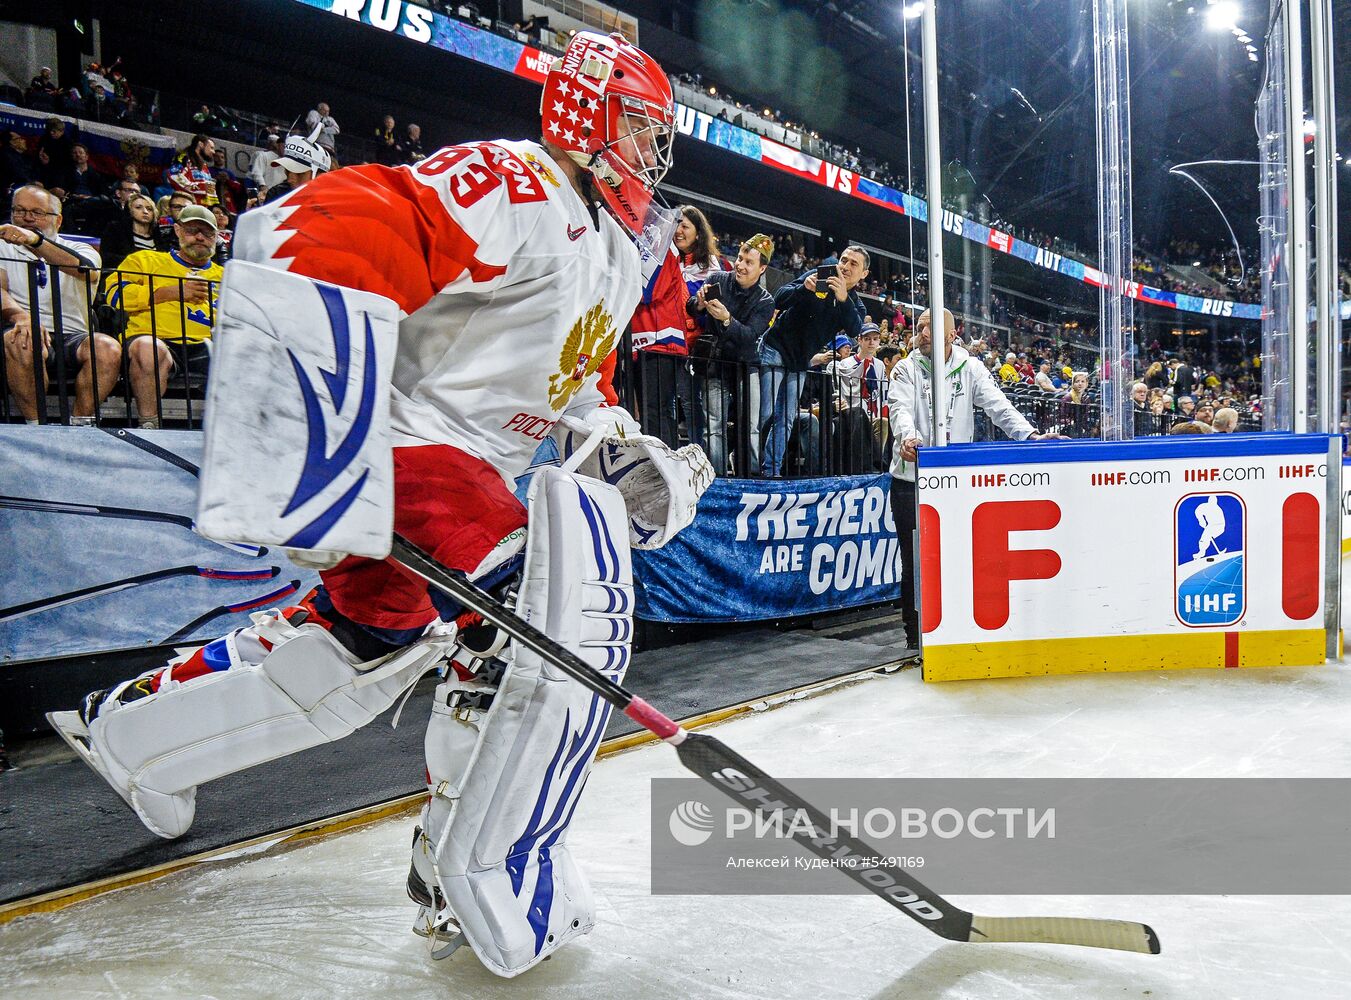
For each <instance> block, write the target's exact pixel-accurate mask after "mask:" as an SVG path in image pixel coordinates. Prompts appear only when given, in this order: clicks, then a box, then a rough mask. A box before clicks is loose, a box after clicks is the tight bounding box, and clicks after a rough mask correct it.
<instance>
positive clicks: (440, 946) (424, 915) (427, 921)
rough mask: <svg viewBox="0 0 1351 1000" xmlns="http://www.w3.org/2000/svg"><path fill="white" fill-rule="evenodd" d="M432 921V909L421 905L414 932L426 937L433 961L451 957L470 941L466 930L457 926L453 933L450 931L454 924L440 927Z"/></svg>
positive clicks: (414, 923) (414, 924)
mask: <svg viewBox="0 0 1351 1000" xmlns="http://www.w3.org/2000/svg"><path fill="white" fill-rule="evenodd" d="M431 921H432V914H431V910H430V909H428V908H427V907H425V906H419V907H418V910H417V919H416V920H415V921H414V922H413V933H414V934H416V935H417V936H418V937H420V938H425V939H426V941H427V949H428V951H429V952H430V953H431V957H432V961H434V962H439V961H441V960H442V959H446V958H449V957H450V956H451V955H453V954H455V952H457V951H459V950H460V948H461V947H463V946H464V945H465V944H467V943H468V941H467V940H466V939H465V936H464V932H463V931H461V930H460V929H459V928H458V927H456V928H455V930H454V932H453V933H448V929H449V927H452V926H454V925H447V924H442V925H441V926H439V927H433V926H432V923H431Z"/></svg>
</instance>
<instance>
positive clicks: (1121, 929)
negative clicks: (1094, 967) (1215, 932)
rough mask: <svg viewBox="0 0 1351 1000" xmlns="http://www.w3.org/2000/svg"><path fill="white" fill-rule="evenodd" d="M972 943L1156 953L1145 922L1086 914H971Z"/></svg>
mask: <svg viewBox="0 0 1351 1000" xmlns="http://www.w3.org/2000/svg"><path fill="white" fill-rule="evenodd" d="M970 940H971V941H972V942H973V943H977V944H980V943H984V944H990V943H995V942H1020V943H1025V944H1072V945H1077V946H1079V947H1081V948H1111V949H1113V950H1114V951H1132V952H1136V953H1138V954H1141V955H1157V954H1159V952H1160V950H1161V948H1160V945H1159V936H1158V935H1157V934H1155V933H1154V929H1153V928H1152V927H1150V926H1149V925H1148V924H1138V923H1135V922H1134V921H1131V920H1093V919H1091V918H1086V917H982V916H978V915H976V916H972V918H971V938H970Z"/></svg>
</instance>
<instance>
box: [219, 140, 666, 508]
mask: <svg viewBox="0 0 1351 1000" xmlns="http://www.w3.org/2000/svg"><path fill="white" fill-rule="evenodd" d="M235 256H236V257H237V258H241V259H244V260H251V261H255V262H258V263H264V264H269V265H272V266H276V267H280V268H285V269H288V270H292V271H297V272H300V273H302V274H305V275H307V276H308V277H312V278H317V279H319V280H322V281H329V282H332V283H334V284H338V285H343V286H346V287H350V288H360V289H362V290H364V291H369V292H376V293H379V294H381V295H385V296H388V297H389V298H391V299H393V300H394V301H395V302H396V303H397V304H398V306H399V308H400V310H401V315H402V317H403V318H402V320H401V322H400V325H399V344H398V351H397V355H396V359H395V366H394V378H393V386H394V396H393V400H392V402H391V407H390V422H391V426H392V428H393V430H394V443H395V444H396V445H418V444H449V445H452V446H454V447H456V448H459V449H461V450H463V451H466V452H469V453H470V454H473V455H476V456H478V457H479V458H482V459H484V460H485V461H487V462H488V463H489V464H491V465H493V466H494V467H495V468H496V469H497V470H498V471H499V472H500V473H501V474H502V476H503V478H504V479H505V480H506V481H507V482H508V483H510V482H512V481H513V480H514V479H515V478H516V477H517V476H518V475H520V474H521V473H522V472H524V471H525V469H526V468H527V467H528V465H529V464H530V460H531V458H532V456H533V455H534V453H535V450H536V448H537V447H538V446H539V443H540V442H541V441H542V440H543V439H544V437H545V436H546V435H547V434H548V432H549V430H550V429H551V428H552V427H553V425H554V423H555V422H556V421H557V420H558V418H559V417H560V416H561V415H562V414H563V413H564V412H565V411H573V412H574V413H578V414H579V413H580V412H584V411H586V410H590V409H593V408H594V407H596V406H598V405H602V404H603V403H604V396H603V394H602V393H601V391H600V389H599V388H598V385H597V382H598V374H597V373H598V370H599V369H600V367H601V365H602V363H603V362H604V361H605V360H606V358H607V357H608V356H609V355H610V354H611V353H612V352H613V351H614V349H615V346H616V344H617V343H618V340H619V336H620V333H621V331H622V330H623V329H624V326H625V324H626V323H627V322H628V320H629V317H630V316H631V315H632V313H633V310H634V307H635V306H636V305H637V302H638V298H639V294H640V285H639V281H640V279H639V261H638V250H637V248H636V247H635V246H634V244H633V242H632V240H631V239H629V237H628V236H627V234H626V233H625V232H624V231H623V230H622V229H621V228H620V227H619V225H618V224H617V223H615V222H614V220H612V219H611V218H610V216H609V215H608V214H607V213H606V212H605V211H603V210H601V211H599V212H598V213H597V215H596V216H595V217H593V215H592V213H591V212H590V211H589V210H588V208H587V206H586V204H585V203H584V202H583V201H582V199H581V198H580V197H579V196H578V195H577V193H576V192H575V191H574V190H573V188H572V186H571V184H569V182H568V180H567V178H566V177H565V176H563V175H562V174H561V172H559V171H558V168H557V165H556V164H555V163H554V161H553V160H552V158H551V157H550V156H549V155H548V153H546V152H545V150H544V148H543V147H542V146H540V145H538V144H536V143H533V142H517V141H505V140H503V141H497V142H482V143H472V144H467V145H463V146H449V147H447V148H445V149H442V150H440V151H439V152H437V153H435V154H434V155H432V156H430V157H427V158H426V159H424V160H422V161H421V162H419V163H417V164H416V165H414V166H404V167H397V168H390V167H382V166H375V165H366V166H361V167H352V168H348V169H345V170H339V171H335V172H333V173H331V174H324V175H321V176H320V177H319V178H318V179H316V180H314V181H311V182H310V183H309V184H306V185H305V186H304V187H301V188H299V189H298V190H296V191H295V192H293V193H292V194H290V195H287V196H286V197H285V198H282V199H280V200H278V201H277V202H274V203H273V204H270V205H266V206H264V207H262V208H260V209H257V210H255V211H252V212H249V213H248V214H246V215H245V216H244V217H243V218H242V219H241V220H240V225H239V229H238V232H237V234H236V236H235Z"/></svg>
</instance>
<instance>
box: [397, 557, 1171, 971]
mask: <svg viewBox="0 0 1351 1000" xmlns="http://www.w3.org/2000/svg"><path fill="white" fill-rule="evenodd" d="M392 558H393V559H394V560H395V561H396V562H398V563H399V564H401V565H402V566H403V567H404V568H406V569H408V570H410V571H411V572H413V573H416V574H417V575H418V576H420V577H422V578H423V579H424V580H427V581H428V582H429V583H431V584H432V585H433V586H435V587H437V588H438V589H440V590H442V591H444V592H445V593H447V594H449V595H450V596H451V597H453V598H455V600H457V601H459V602H460V603H461V604H462V605H464V606H465V607H468V608H470V609H472V610H473V611H476V612H478V613H479V614H480V615H482V616H483V617H484V619H486V620H487V621H489V622H491V623H492V624H494V625H496V626H497V627H498V628H500V629H501V630H502V631H503V632H505V633H506V634H507V635H509V636H511V638H513V639H515V640H516V641H517V642H519V643H521V645H523V646H525V647H526V648H527V649H530V650H532V651H534V652H535V653H536V654H538V655H539V656H541V657H543V658H544V659H545V660H546V661H548V662H549V663H550V664H552V665H553V666H555V667H557V668H558V669H559V670H561V671H563V673H565V674H567V675H568V676H569V677H571V678H572V679H573V680H575V681H577V682H578V683H580V684H581V685H583V686H584V687H586V688H587V689H588V690H590V691H593V692H595V693H596V694H597V695H599V696H600V697H602V698H604V699H605V700H606V701H607V702H609V703H610V704H611V705H613V706H614V707H615V708H617V709H619V710H620V711H621V712H623V713H624V714H625V715H626V716H628V717H629V718H630V719H632V720H633V721H634V722H636V723H638V724H639V725H640V726H642V727H643V728H644V729H646V730H648V731H649V732H651V733H654V734H655V735H656V736H658V737H660V738H661V739H662V740H664V741H665V742H667V743H670V744H671V745H672V746H674V747H675V748H676V753H677V754H678V755H679V757H680V763H681V764H683V765H684V766H685V767H686V768H688V769H689V770H690V771H693V772H694V773H695V774H697V775H699V777H701V778H703V779H704V780H705V781H707V782H709V783H710V784H712V785H715V786H716V787H717V788H719V789H721V790H722V791H723V792H724V793H725V794H726V795H728V796H729V797H730V798H732V799H733V800H734V801H736V802H739V803H742V804H744V805H746V806H748V807H749V808H752V809H755V810H758V811H770V812H775V811H779V810H784V811H787V812H790V813H793V814H795V815H797V816H806V817H807V818H808V819H809V820H810V825H811V827H812V828H813V829H811V830H806V829H802V827H803V826H804V824H802V823H798V822H794V823H792V824H790V827H789V830H790V833H791V835H792V837H793V839H794V840H795V841H797V843H798V844H799V845H801V846H802V847H803V848H805V849H806V850H808V851H810V852H811V853H812V854H815V855H818V856H819V857H822V858H827V859H830V860H834V861H836V862H837V864H838V862H839V861H841V860H848V861H852V862H854V863H852V864H844V865H840V870H841V871H843V872H844V873H845V874H847V875H848V876H849V877H850V878H852V879H853V880H854V881H855V882H857V883H859V884H860V885H862V886H863V887H864V888H866V889H868V890H869V891H870V892H872V893H873V894H875V895H878V896H881V897H882V898H883V899H885V900H886V901H887V902H888V903H890V904H891V905H892V906H894V907H896V908H897V909H898V910H901V911H902V912H903V913H905V914H906V915H907V916H909V917H910V918H911V919H913V920H916V921H918V922H919V923H921V924H923V925H924V926H925V927H927V928H928V929H929V930H931V931H933V932H934V933H935V934H938V935H939V936H940V937H945V938H947V939H948V940H950V941H966V942H972V943H988V942H997V941H1008V942H1013V941H1021V942H1030V943H1037V944H1072V945H1080V946H1083V947H1089V948H1114V949H1116V950H1118V951H1134V952H1140V953H1142V954H1150V955H1157V954H1158V953H1159V938H1158V935H1156V934H1155V933H1154V931H1153V930H1152V929H1151V928H1150V927H1149V926H1147V925H1146V924H1140V923H1133V922H1131V921H1126V920H1094V919H1088V918H1079V917H982V916H977V915H976V914H973V913H969V912H967V911H966V910H963V909H960V908H958V907H956V906H954V905H953V904H952V903H949V902H948V901H947V900H946V899H944V898H943V897H942V896H940V895H938V894H937V893H935V892H933V891H932V890H931V889H929V888H927V887H926V886H924V885H923V884H921V883H920V882H918V881H917V880H916V879H915V878H914V877H913V876H911V875H910V874H908V873H907V872H905V871H903V870H902V869H899V868H894V867H891V866H889V865H888V864H886V860H885V859H884V858H883V857H882V856H881V855H880V854H878V853H877V851H875V850H873V848H871V847H870V846H868V845H867V844H866V843H864V842H863V841H861V840H858V839H857V838H855V837H851V836H848V835H847V834H840V833H828V832H827V831H829V830H830V829H831V824H830V822H829V820H828V819H827V818H826V816H825V814H823V813H822V812H821V810H819V809H817V808H816V807H815V806H812V805H810V804H809V803H808V802H806V801H805V800H804V799H802V798H800V797H799V796H798V795H796V794H795V793H794V792H793V791H792V790H791V789H789V788H788V787H787V786H785V785H783V784H781V783H780V782H778V781H776V780H775V779H774V778H771V777H770V776H769V775H768V774H766V773H765V772H764V771H761V770H760V769H759V768H758V767H756V766H755V765H754V764H752V763H751V762H750V761H748V760H746V759H745V758H744V757H742V756H740V755H739V754H737V753H736V752H735V751H733V750H732V749H731V748H730V747H728V746H727V745H726V744H724V743H723V742H722V741H721V740H717V739H714V738H713V737H712V736H707V735H705V734H703V733H689V732H686V731H685V730H684V729H681V728H680V726H679V725H677V724H676V723H675V722H673V721H672V720H671V719H668V718H667V717H666V716H665V715H663V714H662V713H661V712H659V711H657V709H655V708H653V707H652V706H651V705H649V704H648V703H647V702H645V701H644V700H643V699H642V698H639V697H638V696H637V695H635V694H633V693H632V692H630V691H626V690H625V689H624V688H622V687H620V686H619V685H618V684H616V683H614V682H613V681H611V680H610V679H609V678H607V677H605V675H604V674H602V673H600V672H599V671H598V670H595V669H594V668H592V667H590V666H588V665H587V664H586V663H584V662H583V661H582V660H581V659H580V658H579V657H578V656H576V654H574V653H573V652H571V651H570V650H568V649H566V648H564V647H563V646H561V645H559V644H558V643H556V642H555V641H554V640H552V639H550V638H549V637H548V636H547V635H545V634H544V633H542V632H540V631H539V630H538V629H536V628H535V627H534V626H532V625H530V624H529V623H528V622H526V621H524V620H522V619H521V618H518V617H517V616H516V615H515V614H514V613H513V612H511V611H509V610H507V609H506V608H505V607H503V606H502V605H501V604H499V603H498V602H497V601H496V600H494V599H493V598H492V597H491V596H490V595H488V594H486V593H485V592H484V591H482V590H480V589H479V588H478V587H476V586H474V585H473V584H472V583H470V582H469V581H468V580H466V579H465V578H464V577H463V576H462V575H460V574H458V573H455V572H452V571H451V570H448V569H447V568H446V567H444V566H442V565H441V564H440V563H438V562H436V561H435V560H434V559H432V558H431V557H430V556H428V555H427V554H426V553H425V552H423V551H421V550H420V549H419V548H417V546H415V545H413V544H412V543H411V542H409V541H408V540H407V539H405V538H403V537H401V536H399V535H397V534H396V535H395V536H394V545H393V550H392Z"/></svg>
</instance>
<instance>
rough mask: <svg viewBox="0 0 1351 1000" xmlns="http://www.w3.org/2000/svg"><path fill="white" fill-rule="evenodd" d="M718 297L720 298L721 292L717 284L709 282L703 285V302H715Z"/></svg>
mask: <svg viewBox="0 0 1351 1000" xmlns="http://www.w3.org/2000/svg"><path fill="white" fill-rule="evenodd" d="M720 298H722V292H720V291H719V290H718V286H717V285H715V284H713V283H712V282H709V283H708V284H707V285H705V286H704V301H705V302H716V301H717V300H718V299H720Z"/></svg>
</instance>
